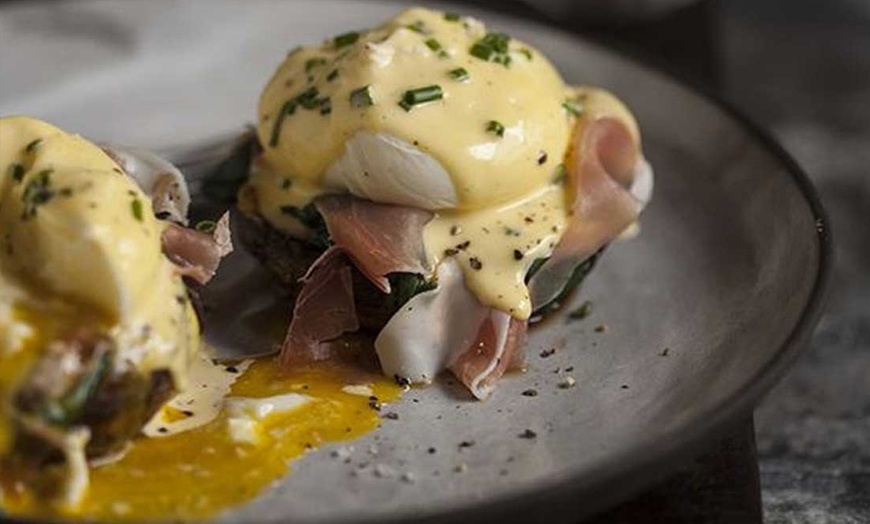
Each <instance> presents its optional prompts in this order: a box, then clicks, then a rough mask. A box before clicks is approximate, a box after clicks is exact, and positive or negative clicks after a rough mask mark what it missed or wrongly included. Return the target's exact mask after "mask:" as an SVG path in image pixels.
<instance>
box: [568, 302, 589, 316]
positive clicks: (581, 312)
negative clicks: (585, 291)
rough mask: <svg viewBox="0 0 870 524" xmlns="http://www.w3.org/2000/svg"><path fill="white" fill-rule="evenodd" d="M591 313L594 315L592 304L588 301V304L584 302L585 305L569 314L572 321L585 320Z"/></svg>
mask: <svg viewBox="0 0 870 524" xmlns="http://www.w3.org/2000/svg"><path fill="white" fill-rule="evenodd" d="M591 313H592V302H590V301H588V300H587V301H586V302H583V304H581V305H580V307H578V308H577V309H575V310H574V311H571V312H570V313H568V318H570V319H571V320H583V319H584V318H586V317H588V316H589V315H590V314H591Z"/></svg>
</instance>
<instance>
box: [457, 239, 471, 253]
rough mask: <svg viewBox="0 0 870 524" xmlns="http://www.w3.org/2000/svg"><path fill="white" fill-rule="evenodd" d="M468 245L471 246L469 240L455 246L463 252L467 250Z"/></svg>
mask: <svg viewBox="0 0 870 524" xmlns="http://www.w3.org/2000/svg"><path fill="white" fill-rule="evenodd" d="M470 245H471V240H466V241H465V242H463V243H461V244H456V249H458V250H460V251H465V250H466V249H468V246H470Z"/></svg>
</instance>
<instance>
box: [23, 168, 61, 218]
mask: <svg viewBox="0 0 870 524" xmlns="http://www.w3.org/2000/svg"><path fill="white" fill-rule="evenodd" d="M51 173H52V170H51V169H44V170H42V171H40V172H39V173H38V174H37V175H36V176H35V177H34V178H33V179H32V180H30V182H28V183H27V185H26V186H25V187H24V193H23V194H22V195H21V201H22V202H23V203H24V212H23V213H22V216H21V218H22V219H24V220H27V219H28V218H31V217H34V216H36V211H37V209H38V208H39V206H41V205H43V204H46V203H48V202H49V201H51V199H52V198H54V190H53V189H52V188H51Z"/></svg>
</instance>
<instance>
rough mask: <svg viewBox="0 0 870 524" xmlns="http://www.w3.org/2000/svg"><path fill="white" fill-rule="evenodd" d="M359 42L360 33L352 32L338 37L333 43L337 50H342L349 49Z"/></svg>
mask: <svg viewBox="0 0 870 524" xmlns="http://www.w3.org/2000/svg"><path fill="white" fill-rule="evenodd" d="M357 40H359V33H357V32H356V31H351V32H349V33H344V34H343V35H338V36H336V37H335V38H334V39H333V40H332V43H333V44H334V45H335V48H336V49H341V48H342V47H347V46H349V45H353V44H355V43H356V42H357Z"/></svg>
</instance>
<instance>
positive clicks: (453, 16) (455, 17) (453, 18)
mask: <svg viewBox="0 0 870 524" xmlns="http://www.w3.org/2000/svg"><path fill="white" fill-rule="evenodd" d="M444 20H447V21H448V22H458V21H460V20H462V16H460V15H459V14H458V13H444Z"/></svg>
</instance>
